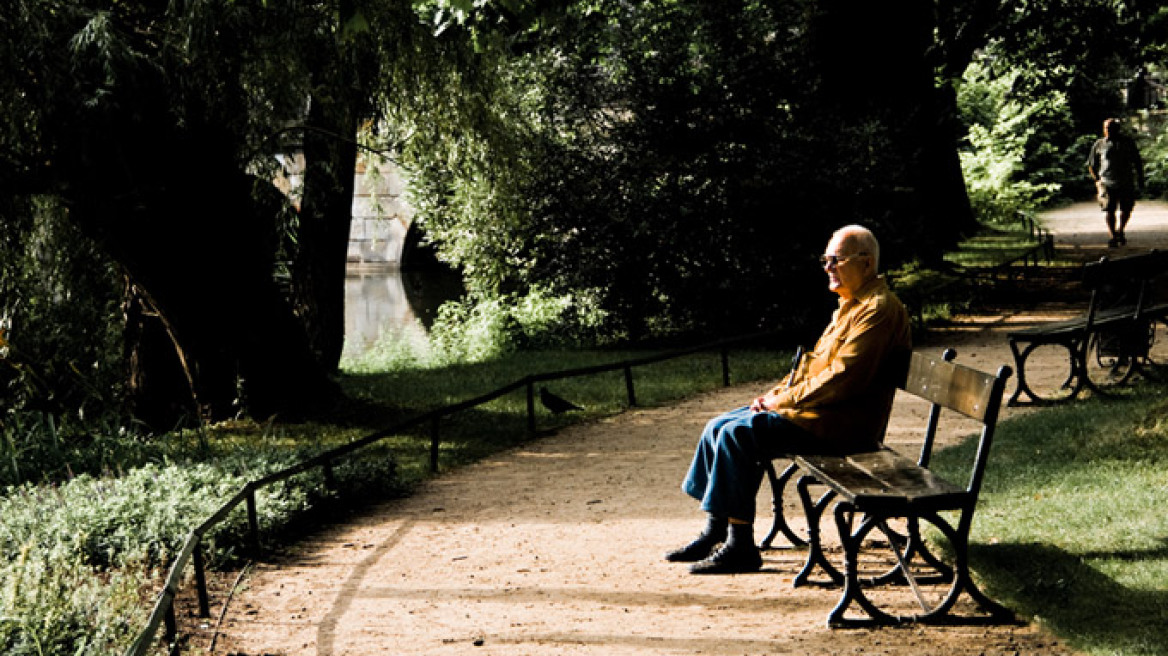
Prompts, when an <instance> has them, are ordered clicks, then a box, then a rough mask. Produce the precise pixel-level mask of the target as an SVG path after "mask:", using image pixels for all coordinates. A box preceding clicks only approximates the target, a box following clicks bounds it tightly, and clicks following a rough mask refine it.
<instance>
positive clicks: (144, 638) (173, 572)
mask: <svg viewBox="0 0 1168 656" xmlns="http://www.w3.org/2000/svg"><path fill="white" fill-rule="evenodd" d="M768 335H775V333H756V334H752V335H744V336H741V337H735V338H732V339H725V340H719V341H715V342H710V343H706V344H701V345H698V346H693V347H690V348H684V349H676V350H672V351H668V352H665V353H661V354H657V355H653V356H647V357H643V358H635V359H629V360H622V361H619V362H614V363H610V364H603V365H596V366H591V367H580V368H576V369H564V370H561V371H554V372H547V373H541V374H534V375H529V376H526V377H524V378H522V379H520V380H517V381H515V382H513V383H511V384H509V385H504V386H503V387H500V388H498V389H496V390H494V391H492V392H488V393H486V394H483V395H481V396H477V397H475V398H472V399H467V400H465V401H461V402H459V403H454V404H451V405H447V406H443V407H441V408H436V409H434V410H431V411H429V412H426V413H424V414H421V415H419V416H417V417H414V418H412V419H408V420H406V421H403V422H401V423H398V424H396V425H394V426H391V427H389V428H385V429H383V430H380V431H377V432H376V433H372V434H370V435H366V436H365V437H362V438H360V439H357V440H354V441H352V442H349V443H348V444H344V445H342V446H339V447H336V448H333V449H330V450H328V451H324V452H321V453H319V454H317V455H315V456H313V457H311V458H309V459H307V460H304V461H302V462H300V463H297V464H295V465H292V466H290V467H287V468H285V469H282V470H280V471H277V472H273V473H271V474H268V475H267V476H264V477H263V478H259V479H256V480H253V481H249V482H248V483H246V484H245V485H244V486H243V489H242V490H240V491H239V492H237V493H236V494H235V495H234V496H233V497H231V498H230V499H228V500H227V501H226V502H225V503H224V504H223V505H222V506H220V508H219V509H218V510H217V511H215V512H214V513H213V514H212V515H211V516H210V517H208V518H207V519H206V520H205V521H203V523H202V524H199V526H197V527H196V528H195V529H194V530H192V531H191V532H190V534H189V535H188V536H187V539H186V541H185V542H184V543H183V546H182V549H180V550H179V552H178V554H177V555H176V557H175V559H174V562H173V563H172V564H171V567H170V570H169V573H168V575H167V577H166V581H165V583H164V584H163V587H162V591H161V592H160V593H159V595H158V597H157V600H156V602H155V604H154V609H153V611H152V612H151V613H150V618H149V621H148V622H147V624H146V627H145V628H144V629H143V630H142V632H141V633H139V634H138V637H137V638H136V639H135V640H134V642H133V644H131V645H130V647H129V648H128V649H127V650H126V656H144V655H145V654H146V653H147V651H148V650H149V649H150V647H151V645H152V644H153V643H154V641H155V639H156V638H157V636H158V629H159V628H160V627H163V626H165V634H164V635H165V638H166V641H167V643H168V644H169V645H170V650H171V653H174V652H176V651H177V647H178V622H177V620H176V615H175V603H174V602H175V599H176V597H177V596H178V593H179V589H180V585H181V583H182V578H183V575H184V573H185V572H186V568H187V567H188V566H192V567H194V575H195V588H196V593H197V596H198V605H199V610H198V612H199V617H203V618H207V617H210V616H211V610H210V599H209V596H208V594H207V582H206V574H205V568H204V563H203V552H202V550H201V549H200V546H201V543H202V540H203V537H204V536H205V535H206V534H207V532H208V531H210V530H211V528H213V527H214V526H215V525H216V524H218V523H219V522H221V521H223V520H224V519H225V518H226V517H227V516H228V515H229V514H230V513H231V511H233V510H235V509H236V508H237V507H238V506H239V505H240V504H246V507H247V523H248V539H249V542H250V547H251V549H252V552H253V553H254V554H256V555H259V553H260V531H259V520H258V515H257V512H256V492H257V491H258V490H260V489H262V488H264V487H267V486H269V485H272V484H273V483H277V482H279V481H283V480H285V479H288V478H291V477H292V476H295V475H296V474H300V473H303V472H305V471H308V470H311V469H314V468H316V467H320V468H321V469H322V471H323V474H324V479H325V485H326V486H330V485H332V482H333V462H334V461H336V460H337V459H339V458H342V457H344V456H346V455H348V454H350V453H353V452H354V451H358V450H360V449H363V448H365V447H367V446H369V445H371V444H374V443H376V442H378V441H380V440H383V439H385V438H387V437H390V436H393V435H399V434H401V433H403V432H406V431H408V430H410V429H412V428H415V427H417V426H422V425H426V424H429V425H430V471H431V472H437V471H438V454H439V446H440V444H441V436H440V433H439V427H440V424H441V419H442V418H443V417H445V416H448V415H452V414H455V413H458V412H462V411H463V410H468V409H471V408H475V407H477V406H480V405H483V404H485V403H489V402H491V401H494V400H495V399H497V398H499V397H502V396H505V395H507V394H510V393H512V392H515V391H517V390H520V389H525V390H526V393H527V430H528V432H529V433H531V434H534V433H535V431H536V414H535V386H536V384H538V383H540V382H546V381H551V380H559V379H564V378H577V377H581V376H591V375H595V374H600V373H607V372H610V371H618V370H622V371H623V372H624V382H625V390H626V394H627V399H628V405H629V406H630V407H632V406H636V405H637V397H636V390H635V387H634V384H633V368H634V367H641V366H645V365H649V364H654V363H658V362H664V361H666V360H672V359H675V358H680V357H685V356H687V355H693V354H696V353H701V352H705V351H714V350H717V351H719V353H720V355H721V367H722V385H723V386H729V385H730V348H731V347H733V346H741V345H743V344H747V343H750V342H754V341H757V340H759V339H761V338H763V337H766V336H768Z"/></svg>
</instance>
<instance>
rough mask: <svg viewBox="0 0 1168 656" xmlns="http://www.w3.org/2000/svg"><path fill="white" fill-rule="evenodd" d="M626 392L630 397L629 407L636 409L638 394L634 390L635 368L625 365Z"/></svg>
mask: <svg viewBox="0 0 1168 656" xmlns="http://www.w3.org/2000/svg"><path fill="white" fill-rule="evenodd" d="M625 391H626V392H628V395H629V407H630V408H635V407H636V406H637V392H636V390H634V389H633V367H632V365H628V364H626V365H625Z"/></svg>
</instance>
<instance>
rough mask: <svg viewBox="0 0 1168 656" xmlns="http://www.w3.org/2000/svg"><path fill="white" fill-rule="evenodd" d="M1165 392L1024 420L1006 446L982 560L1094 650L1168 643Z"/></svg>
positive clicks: (1002, 430)
mask: <svg viewBox="0 0 1168 656" xmlns="http://www.w3.org/2000/svg"><path fill="white" fill-rule="evenodd" d="M1165 392H1168V389H1166V388H1165V387H1164V386H1162V385H1150V384H1149V385H1145V386H1142V387H1140V388H1139V390H1138V391H1133V392H1131V393H1129V394H1126V395H1124V396H1123V397H1120V398H1113V399H1099V398H1096V399H1088V400H1086V401H1082V402H1077V403H1073V404H1068V405H1066V406H1061V407H1056V408H1052V409H1048V410H1043V411H1041V412H1037V413H1033V414H1028V415H1025V416H1020V417H1016V418H1012V419H1010V420H1008V421H1005V422H1002V423H1001V424H1000V426H999V429H998V433H997V436H996V439H995V442H994V446H993V451H992V455H991V459H990V464H989V468H988V470H987V477H986V482H985V487H984V488H983V490H982V495H981V505H980V506H979V510H978V515H977V517H976V518H975V520H974V529H973V536H972V540H973V542H974V544H973V545H972V547H971V563H972V567H973V569H974V571H975V572H976V575H977V576H978V577H979V578H980V579H981V581H982V583H983V585H984V587H985V589H986V590H987V592H989V593H990V595H991V596H992V597H994V598H995V599H998V600H999V601H1002V602H1004V603H1005V604H1006V605H1007V606H1009V607H1011V608H1013V609H1014V610H1015V611H1017V612H1019V613H1021V614H1022V615H1024V616H1027V617H1033V618H1035V619H1036V620H1037V621H1038V622H1040V623H1041V624H1044V625H1045V626H1047V627H1048V628H1049V629H1050V630H1051V631H1052V632H1053V633H1055V634H1056V635H1058V636H1059V637H1060V638H1062V639H1063V640H1064V641H1065V642H1067V643H1068V644H1070V645H1073V646H1074V647H1076V648H1078V649H1081V650H1083V651H1085V652H1087V653H1090V654H1099V655H1104V654H1108V655H1110V654H1123V655H1124V656H1143V655H1148V656H1151V655H1153V654H1164V653H1165V652H1164V649H1165V645H1168V512H1165V502H1166V501H1168V466H1166V465H1168V403H1166V402H1165V401H1164V395H1165ZM972 448H973V444H972V443H969V444H965V445H963V446H961V447H959V448H955V449H951V450H947V451H945V452H942V453H941V454H938V458H937V460H936V462H935V464H934V466H936V467H937V468H939V469H941V470H942V471H944V470H945V469H946V468H947V467H953V466H954V465H955V463H957V462H961V461H962V459H963V458H969V457H971V456H970V450H971V449H972ZM966 462H967V460H966Z"/></svg>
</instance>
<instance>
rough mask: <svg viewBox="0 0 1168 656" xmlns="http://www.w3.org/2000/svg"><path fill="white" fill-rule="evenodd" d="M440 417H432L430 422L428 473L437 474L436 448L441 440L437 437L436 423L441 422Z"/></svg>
mask: <svg viewBox="0 0 1168 656" xmlns="http://www.w3.org/2000/svg"><path fill="white" fill-rule="evenodd" d="M441 418H442V417H441V415H434V418H433V419H431V420H430V472H431V473H438V447H439V445H440V444H441V438H440V437H439V436H438V422H439V421H440V420H441Z"/></svg>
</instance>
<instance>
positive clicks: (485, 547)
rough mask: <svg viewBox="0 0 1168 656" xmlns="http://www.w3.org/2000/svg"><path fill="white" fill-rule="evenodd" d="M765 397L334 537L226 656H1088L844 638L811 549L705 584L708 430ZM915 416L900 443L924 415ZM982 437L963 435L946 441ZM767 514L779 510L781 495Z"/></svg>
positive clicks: (307, 552) (517, 462)
mask: <svg viewBox="0 0 1168 656" xmlns="http://www.w3.org/2000/svg"><path fill="white" fill-rule="evenodd" d="M1043 222H1044V224H1045V225H1047V226H1048V227H1049V228H1050V229H1051V231H1052V232H1053V233H1054V234H1055V237H1056V243H1057V245H1058V247H1059V248H1062V249H1070V250H1078V251H1081V252H1082V253H1081V254H1084V255H1086V254H1092V255H1093V254H1094V253H1095V252H1096V251H1099V250H1101V251H1102V252H1106V232H1105V230H1104V227H1103V220H1102V216H1101V214H1100V212H1099V210H1098V208H1097V207H1096V206H1093V205H1090V204H1079V205H1075V206H1072V207H1070V208H1067V209H1065V210H1059V211H1057V212H1051V213H1049V214H1046V215H1044V217H1043ZM1128 234H1129V245H1128V247H1126V248H1125V249H1115V250H1122V251H1125V252H1131V251H1138V250H1147V249H1150V248H1152V247H1165V245H1166V244H1168V205H1164V204H1161V203H1150V202H1143V203H1141V204H1140V205H1139V206H1138V207H1137V209H1136V215H1135V219H1133V222H1132V225H1131V226H1130V227H1129V230H1128ZM1041 313H1042V311H1041V308H1036V309H1035V311H1034V312H1031V313H1022V314H1013V315H1006V314H999V315H987V316H976V317H965V318H963V320H962V321H959V322H958V324H957V325H956V326H955V327H954V330H952V331H950V332H947V333H945V334H941V335H933V336H931V337H930V339H929V340H928V342H927V343H924V344H920V345H918V346H917V348H918V349H925V350H935V349H938V348H940V346H941V345H942V344H943V345H955V346H956V347H957V349H958V352H959V360H960V361H962V362H965V363H968V364H971V365H972V366H974V367H977V368H980V369H984V370H990V371H992V370H995V369H996V368H997V367H998V366H1000V365H1002V364H1009V363H1010V362H1011V358H1010V355H1009V351H1008V348H1007V346H1006V343H1005V339H1004V336H1003V334H1002V332H1003V331H1004V330H1006V329H1008V328H1009V327H1012V326H1014V325H1017V324H1018V322H1020V321H1024V320H1033V318H1034V316H1035V315H1036V314H1038V315H1041ZM758 387H759V385H757V384H754V385H743V386H736V387H732V388H728V389H724V390H719V391H716V392H712V393H709V394H704V395H701V396H699V397H696V398H693V399H689V400H686V401H683V402H680V403H677V404H676V405H673V406H669V407H662V408H647V409H635V410H630V411H628V412H625V413H622V414H620V415H618V416H614V417H611V418H608V419H604V420H600V421H597V422H594V423H589V424H586V425H580V426H573V427H570V428H567V429H564V430H561V431H559V432H558V433H557V434H556V435H553V436H550V437H547V438H545V439H541V440H538V441H534V442H532V443H530V444H527V445H524V446H522V447H520V448H517V449H514V450H512V451H508V452H506V453H502V454H499V455H497V456H495V457H492V458H490V459H488V460H486V461H484V462H482V463H479V464H477V465H474V466H471V467H466V468H464V469H461V470H458V471H455V472H451V473H448V474H444V475H443V476H441V477H439V478H437V479H435V480H431V481H429V482H427V483H425V484H424V485H423V486H422V487H421V488H420V489H419V490H418V491H417V493H416V494H414V495H413V496H411V497H410V498H407V499H400V500H394V501H390V502H386V503H383V504H380V505H377V506H375V507H373V508H371V509H369V510H368V511H367V512H364V513H362V514H360V515H358V516H355V517H352V518H350V520H349V521H347V522H346V523H344V524H342V525H336V526H329V527H325V528H322V529H321V530H319V531H318V532H316V533H315V534H313V535H310V536H308V537H306V538H305V539H303V540H302V541H301V542H299V543H298V544H296V545H293V546H292V547H290V548H289V550H288V552H287V553H286V554H284V555H282V556H281V557H279V558H278V559H277V560H274V561H271V562H265V563H261V564H259V565H257V567H256V569H255V571H254V573H253V574H252V575H251V577H250V579H249V581H248V584H247V586H246V589H245V590H244V591H243V592H242V593H241V594H237V595H236V597H235V598H234V599H233V600H232V601H231V603H230V606H229V608H227V609H226V612H225V613H224V621H223V623H222V626H221V627H220V628H219V634H218V637H217V642H216V649H215V652H214V653H216V654H235V655H242V654H247V655H253V656H255V655H259V654H288V655H292V654H296V655H313V656H340V655H342V654H344V655H363V654H371V655H372V654H395V655H396V654H403V655H404V654H419V655H421V654H426V655H431V654H467V653H474V654H484V655H486V654H507V655H515V654H521V655H531V656H544V655H548V656H551V655H557V656H558V655H575V654H587V655H596V656H622V655H628V656H657V655H664V654H715V655H723V654H724V655H730V654H734V655H741V654H855V653H864V654H888V655H905V656H907V655H909V654H912V655H914V656H917V655H920V654H930V655H931V656H957V655H970V656H973V655H1005V654H1010V655H1014V654H1029V655H1040V656H1053V655H1056V654H1073V653H1075V652H1073V651H1072V650H1070V649H1069V648H1067V647H1066V646H1064V645H1062V644H1061V643H1059V642H1058V641H1057V640H1054V639H1052V637H1051V636H1050V635H1048V634H1046V633H1045V632H1044V631H1043V630H1042V629H1041V628H1039V627H1036V626H1033V625H1029V626H1025V625H1022V626H948V627H919V626H914V627H900V628H882V629H864V630H847V631H839V630H834V631H833V630H831V629H828V628H827V627H826V625H825V619H826V616H827V613H828V612H829V611H830V610H831V608H832V607H833V606H834V604H835V602H836V600H837V597H838V594H839V593H838V590H825V589H819V588H793V587H792V585H791V582H792V578H793V576H794V574H795V573H796V572H797V571H798V568H799V566H800V565H801V564H802V560H801V556H802V552H798V551H783V550H775V551H768V552H765V554H764V557H765V564H764V569H763V571H762V572H760V573H757V574H748V575H736V576H709V577H695V576H691V575H689V574H688V573H687V572H686V569H685V567H684V566H679V565H676V564H670V563H666V562H664V561H663V560H662V559H661V554H662V553H663V552H665V551H666V550H667V549H669V548H671V547H673V546H676V545H678V544H681V543H683V542H685V541H686V540H688V539H689V538H690V537H692V535H693V533H694V532H695V531H696V530H697V529H698V528H699V527H700V524H701V521H702V520H701V515H700V513H699V511H698V509H697V508H696V504H694V502H693V501H692V500H690V499H689V498H688V497H686V496H685V495H683V494H682V493H681V491H680V489H679V484H680V480H681V476H682V475H683V474H684V471H685V468H686V466H687V464H688V461H689V458H690V455H691V453H692V448H693V444H694V441H695V439H696V437H697V435H698V433H699V432H700V430H701V428H702V425H703V424H704V423H705V421H706V420H707V419H708V418H709V417H711V416H713V415H715V414H717V413H718V412H721V411H722V410H725V409H726V408H729V407H733V406H735V405H737V404H741V403H742V402H743V400H744V399H749V398H752V397H753V396H754V395H756V393H757V391H758ZM898 408H899V409H898V411H897V413H896V415H895V416H894V417H893V419H892V422H891V428H890V434H889V438H888V439H889V441H890V442H891V443H893V444H896V443H897V442H898V441H902V440H903V439H904V437H905V436H906V435H908V431H907V430H906V429H905V428H904V426H905V425H906V422H909V423H911V424H912V425H914V426H916V425H920V423H919V422H920V419H919V417H920V416H921V414H922V412H923V409H922V408H920V407H917V406H913V405H911V404H904V405H899V406H898ZM1021 411H1024V410H1018V409H1006V411H1005V415H1006V416H1009V415H1010V414H1011V413H1014V412H1021ZM967 432H968V427H965V428H962V427H959V426H951V427H947V430H946V434H945V435H944V436H943V438H942V439H943V441H945V442H952V441H953V440H955V439H958V438H959V437H961V436H963V435H965V434H967ZM765 490H766V486H764V491H763V493H762V494H763V495H765ZM759 507H760V509H761V508H767V507H769V503H768V502H767V501H766V500H765V499H764V498H762V495H760V506H759ZM788 516H791V517H797V516H798V513H792V514H789V515H788ZM765 519H766V518H765V517H761V518H760V522H763V521H765ZM792 521H793V522H794V521H797V520H792ZM757 537H759V538H761V537H762V536H761V535H759V536H757ZM219 612H220V611H219V610H218V609H213V614H218V613H219Z"/></svg>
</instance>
